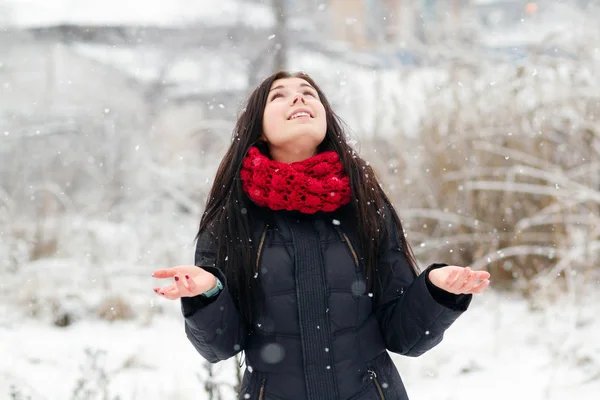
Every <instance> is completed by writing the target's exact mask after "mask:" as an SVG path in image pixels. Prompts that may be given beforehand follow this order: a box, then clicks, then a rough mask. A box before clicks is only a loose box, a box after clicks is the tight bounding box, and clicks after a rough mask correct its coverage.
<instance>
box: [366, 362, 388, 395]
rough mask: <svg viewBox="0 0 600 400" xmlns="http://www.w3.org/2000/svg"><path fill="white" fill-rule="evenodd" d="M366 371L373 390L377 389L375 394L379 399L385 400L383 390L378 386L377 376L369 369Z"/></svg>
mask: <svg viewBox="0 0 600 400" xmlns="http://www.w3.org/2000/svg"><path fill="white" fill-rule="evenodd" d="M367 371H368V372H369V377H370V379H371V380H372V381H373V383H374V384H375V388H376V389H377V393H378V394H379V398H380V399H381V400H385V396H384V395H383V390H382V389H381V385H380V384H379V381H378V380H377V374H376V373H375V371H373V370H372V369H371V368H369V369H368V370H367Z"/></svg>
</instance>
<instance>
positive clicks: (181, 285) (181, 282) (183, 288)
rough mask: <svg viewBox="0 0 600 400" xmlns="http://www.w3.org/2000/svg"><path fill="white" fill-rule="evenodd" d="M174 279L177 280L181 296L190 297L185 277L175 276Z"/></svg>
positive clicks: (176, 283)
mask: <svg viewBox="0 0 600 400" xmlns="http://www.w3.org/2000/svg"><path fill="white" fill-rule="evenodd" d="M173 279H174V280H175V285H176V286H177V290H178V291H179V295H180V296H181V297H184V296H186V295H187V296H189V295H190V290H189V289H188V287H187V286H186V283H185V282H184V280H183V275H181V274H175V276H174V277H173Z"/></svg>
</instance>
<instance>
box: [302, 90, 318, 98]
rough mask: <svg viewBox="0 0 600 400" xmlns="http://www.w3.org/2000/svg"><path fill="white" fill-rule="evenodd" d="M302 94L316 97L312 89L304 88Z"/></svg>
mask: <svg viewBox="0 0 600 400" xmlns="http://www.w3.org/2000/svg"><path fill="white" fill-rule="evenodd" d="M303 94H305V95H309V96H312V97H316V96H315V94H314V93H313V92H312V91H310V90H306V91H305V92H304V93H303Z"/></svg>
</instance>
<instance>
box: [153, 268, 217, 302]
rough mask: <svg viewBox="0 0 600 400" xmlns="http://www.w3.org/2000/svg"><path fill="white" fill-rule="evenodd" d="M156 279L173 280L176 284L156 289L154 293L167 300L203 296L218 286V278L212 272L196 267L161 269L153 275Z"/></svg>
mask: <svg viewBox="0 0 600 400" xmlns="http://www.w3.org/2000/svg"><path fill="white" fill-rule="evenodd" d="M152 276H153V277H155V278H173V280H174V282H173V283H171V284H170V285H167V286H165V287H163V288H158V287H157V288H154V292H155V293H156V294H159V295H161V296H164V297H166V298H167V299H171V300H176V299H179V298H181V297H194V296H198V295H199V294H202V293H204V292H206V291H208V290H210V289H212V288H214V287H215V286H216V284H217V278H216V277H215V276H214V275H213V274H211V273H210V272H207V271H205V270H204V269H203V268H200V267H197V266H195V265H180V266H176V267H172V268H167V269H159V270H156V271H154V273H153V274H152Z"/></svg>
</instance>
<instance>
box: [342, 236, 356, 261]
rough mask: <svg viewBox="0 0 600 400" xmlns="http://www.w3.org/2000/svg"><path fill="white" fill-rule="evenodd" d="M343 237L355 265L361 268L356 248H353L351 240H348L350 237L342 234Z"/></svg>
mask: <svg viewBox="0 0 600 400" xmlns="http://www.w3.org/2000/svg"><path fill="white" fill-rule="evenodd" d="M342 235H343V236H344V241H345V242H346V245H347V246H348V249H350V253H352V258H354V264H355V265H356V267H357V268H358V267H359V264H358V256H357V255H356V251H355V250H354V246H352V243H351V242H350V239H349V238H348V235H346V233H345V232H342Z"/></svg>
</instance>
